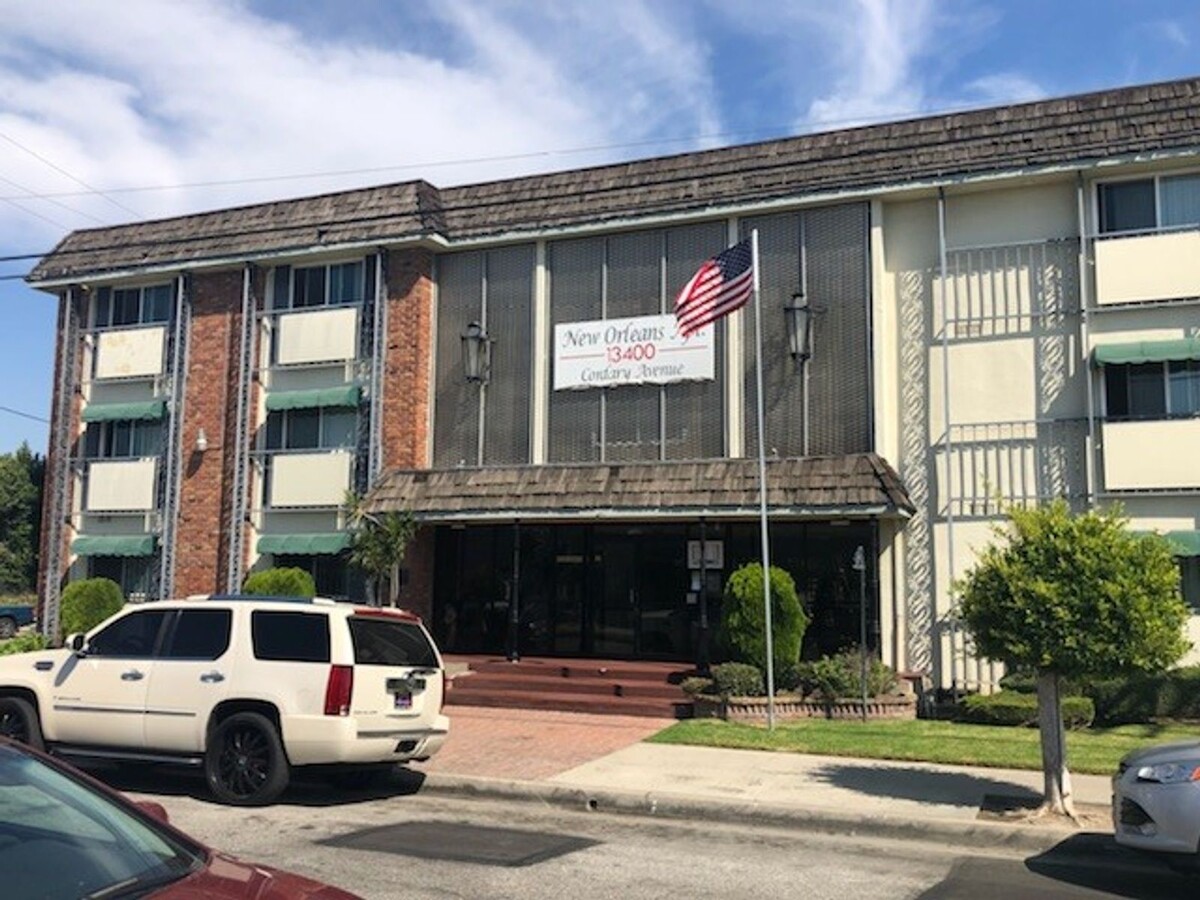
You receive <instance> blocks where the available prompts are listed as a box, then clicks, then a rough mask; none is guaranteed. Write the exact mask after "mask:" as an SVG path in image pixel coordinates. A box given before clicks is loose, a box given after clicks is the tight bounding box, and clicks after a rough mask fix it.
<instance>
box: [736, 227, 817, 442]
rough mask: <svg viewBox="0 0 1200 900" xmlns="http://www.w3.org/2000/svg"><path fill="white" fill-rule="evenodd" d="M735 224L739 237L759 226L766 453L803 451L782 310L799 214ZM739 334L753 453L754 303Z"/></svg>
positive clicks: (797, 389)
mask: <svg viewBox="0 0 1200 900" xmlns="http://www.w3.org/2000/svg"><path fill="white" fill-rule="evenodd" d="M739 224H740V228H741V232H742V235H743V237H745V236H747V235H749V234H750V232H751V231H753V230H754V229H755V228H757V229H758V264H759V280H760V288H759V290H760V298H759V302H760V303H761V306H762V311H763V329H762V341H763V345H762V354H763V416H764V425H765V428H766V434H767V440H766V448H767V453H768V454H769V455H771V456H775V455H779V456H801V455H803V453H804V380H803V377H802V375H801V371H800V369H799V367H798V366H797V365H796V363H795V361H794V360H793V359H792V357H791V355H790V354H789V353H788V334H787V319H786V316H785V315H784V312H783V309H784V307H785V306H787V305H788V304H789V303H790V302H791V297H792V294H793V293H795V292H796V291H798V290H800V287H801V284H802V282H801V280H800V216H799V215H798V214H795V213H792V214H788V215H778V216H763V217H755V218H752V219H745V220H743V221H742V222H741V223H739ZM745 309H746V319H745V329H744V333H743V348H744V350H743V353H742V359H743V368H744V370H745V377H744V384H745V386H746V387H745V398H746V399H745V408H746V453H747V455H754V456H757V455H758V423H757V412H756V409H757V407H756V401H757V384H756V381H755V352H756V350H755V336H754V317H755V311H754V303H753V302H751V303H749V304H747V306H746V308H745Z"/></svg>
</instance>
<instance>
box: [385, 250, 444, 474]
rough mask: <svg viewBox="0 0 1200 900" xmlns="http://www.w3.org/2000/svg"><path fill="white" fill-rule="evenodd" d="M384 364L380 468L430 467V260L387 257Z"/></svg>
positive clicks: (427, 256)
mask: <svg viewBox="0 0 1200 900" xmlns="http://www.w3.org/2000/svg"><path fill="white" fill-rule="evenodd" d="M384 279H385V283H386V284H387V304H388V309H387V363H386V366H385V371H384V376H383V408H384V414H383V447H382V450H383V455H382V459H383V466H382V471H384V472H386V471H387V470H389V469H419V468H425V467H427V466H428V465H429V453H428V446H429V394H430V367H431V360H432V359H433V255H432V254H431V253H428V252H427V251H424V250H406V251H402V252H393V253H390V254H388V257H387V265H386V267H385V271H384Z"/></svg>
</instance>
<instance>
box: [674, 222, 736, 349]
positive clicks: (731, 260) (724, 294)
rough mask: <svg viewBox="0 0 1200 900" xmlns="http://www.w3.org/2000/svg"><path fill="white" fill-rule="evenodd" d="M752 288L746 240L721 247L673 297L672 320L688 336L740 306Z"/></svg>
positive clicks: (680, 331) (681, 332) (682, 333)
mask: <svg viewBox="0 0 1200 900" xmlns="http://www.w3.org/2000/svg"><path fill="white" fill-rule="evenodd" d="M753 289H754V258H753V254H752V252H751V249H750V241H749V239H747V240H744V241H742V242H741V243H740V244H735V245H734V246H732V247H730V248H728V249H727V250H723V251H721V252H720V253H718V254H717V255H716V256H714V257H713V258H712V259H710V260H708V261H707V262H706V263H704V265H702V266H701V267H700V268H699V269H698V270H697V271H696V274H695V275H693V276H692V278H691V280H690V281H689V282H688V283H687V284H685V285H684V286H683V290H682V291H680V292H679V296H678V297H676V298H675V323H676V325H677V326H678V327H679V333H680V334H681V335H683V336H684V337H688V336H690V335H692V334H694V333H695V332H697V331H699V330H700V329H701V328H703V327H704V326H705V325H708V324H709V323H711V322H715V321H717V319H719V318H721V317H722V316H727V315H729V314H730V313H731V312H733V311H734V310H735V309H741V308H742V307H743V306H745V305H746V301H747V300H749V299H750V293H751V291H752V290H753Z"/></svg>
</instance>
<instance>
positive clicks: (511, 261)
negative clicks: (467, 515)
mask: <svg viewBox="0 0 1200 900" xmlns="http://www.w3.org/2000/svg"><path fill="white" fill-rule="evenodd" d="M534 265H535V253H534V248H533V246H532V245H530V244H524V245H520V246H516V247H505V248H503V249H499V250H487V251H482V250H480V251H471V252H466V253H452V254H447V255H445V256H441V257H439V258H438V273H437V283H438V303H437V350H436V352H437V357H436V358H437V366H436V371H435V378H436V381H437V383H436V393H435V397H436V400H435V409H434V424H433V429H434V430H433V464H434V466H435V467H436V468H443V469H444V468H455V467H458V466H481V465H523V464H526V463H528V462H529V461H530V441H529V434H530V428H531V423H530V414H531V405H530V395H531V393H532V391H531V387H530V385H531V381H532V374H531V367H532V356H531V351H532V346H533V343H532V337H531V336H532V333H533V271H534ZM472 322H478V323H479V324H480V325H482V326H483V328H484V329H485V331H486V332H487V336H488V340H489V341H490V343H491V365H490V371H489V374H488V378H487V381H486V382H485V383H482V384H480V383H471V382H468V381H467V379H466V376H465V373H464V369H463V350H462V335H463V334H464V333H465V332H466V330H467V326H468V325H470V324H471V323H472Z"/></svg>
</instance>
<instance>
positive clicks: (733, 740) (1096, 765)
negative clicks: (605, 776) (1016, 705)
mask: <svg viewBox="0 0 1200 900" xmlns="http://www.w3.org/2000/svg"><path fill="white" fill-rule="evenodd" d="M1189 739H1191V740H1200V726H1195V725H1193V726H1187V725H1124V726H1121V727H1119V728H1095V729H1089V730H1087V731H1072V732H1068V734H1067V765H1068V766H1069V768H1070V769H1071V771H1073V772H1083V773H1091V774H1095V775H1109V774H1111V773H1112V772H1114V771H1115V770H1116V767H1117V762H1118V761H1119V760H1120V759H1121V757H1122V756H1124V755H1125V754H1126V753H1128V752H1129V751H1130V750H1134V749H1137V748H1138V747H1143V746H1146V745H1148V744H1157V743H1162V742H1165V741H1180V740H1189ZM649 740H650V741H651V742H652V743H657V744H695V745H699V746H705V747H735V748H741V749H750V750H773V751H781V752H790V753H815V754H820V755H824V756H858V757H865V758H867V759H895V760H905V761H909V762H935V763H948V764H957V765H967V766H990V767H1000V768H1011V769H1040V768H1041V767H1042V762H1041V745H1040V744H1039V742H1038V741H1039V738H1038V731H1037V729H1036V728H1006V727H998V726H993V725H965V724H960V723H957V722H933V721H925V720H915V721H900V722H890V721H879V722H860V721H856V720H855V721H835V720H829V719H806V720H803V721H800V722H787V723H780V724H777V725H776V726H775V731H774V732H770V731H767V729H766V727H765V726H760V725H743V724H740V723H735V722H722V721H720V720H716V719H693V720H688V721H683V722H678V723H676V724H675V725H672V726H670V727H669V728H666V729H664V730H663V731H660V732H659V733H658V734H656V735H654V736H653V737H651V738H650V739H649Z"/></svg>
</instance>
